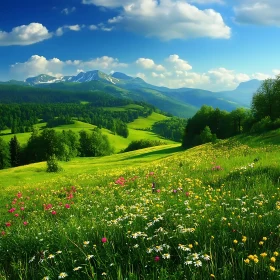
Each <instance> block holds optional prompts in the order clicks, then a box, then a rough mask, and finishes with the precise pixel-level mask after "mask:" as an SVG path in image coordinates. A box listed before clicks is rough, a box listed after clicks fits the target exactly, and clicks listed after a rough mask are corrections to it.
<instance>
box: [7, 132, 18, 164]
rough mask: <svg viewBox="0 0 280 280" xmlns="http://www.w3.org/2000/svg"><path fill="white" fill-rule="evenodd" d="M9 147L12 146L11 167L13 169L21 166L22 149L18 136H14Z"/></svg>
mask: <svg viewBox="0 0 280 280" xmlns="http://www.w3.org/2000/svg"><path fill="white" fill-rule="evenodd" d="M9 145H10V157H11V166H12V167H15V166H19V165H20V161H21V160H20V153H21V149H20V144H19V142H18V140H17V137H16V136H14V137H13V138H12V139H11V140H10V143H9Z"/></svg>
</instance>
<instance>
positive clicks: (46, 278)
mask: <svg viewBox="0 0 280 280" xmlns="http://www.w3.org/2000/svg"><path fill="white" fill-rule="evenodd" d="M42 280H50V277H49V276H45V277H43V279H42Z"/></svg>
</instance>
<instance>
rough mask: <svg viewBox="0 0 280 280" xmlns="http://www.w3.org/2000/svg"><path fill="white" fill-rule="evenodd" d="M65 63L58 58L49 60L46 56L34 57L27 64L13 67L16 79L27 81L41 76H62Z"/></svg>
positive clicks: (12, 70) (17, 64)
mask: <svg viewBox="0 0 280 280" xmlns="http://www.w3.org/2000/svg"><path fill="white" fill-rule="evenodd" d="M63 65H64V63H63V62H62V61H61V60H59V59H58V58H52V59H49V60H47V59H46V58H45V57H44V56H39V55H33V56H31V57H30V58H29V59H28V60H27V61H26V62H23V63H15V64H13V65H11V68H10V70H11V73H12V75H13V76H14V77H15V78H19V79H22V78H23V79H25V78H27V77H32V76H36V75H39V74H48V75H52V76H55V75H61V72H62V68H63Z"/></svg>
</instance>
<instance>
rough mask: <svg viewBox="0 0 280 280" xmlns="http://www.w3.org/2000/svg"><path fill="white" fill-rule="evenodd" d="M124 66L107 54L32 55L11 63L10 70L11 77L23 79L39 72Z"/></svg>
mask: <svg viewBox="0 0 280 280" xmlns="http://www.w3.org/2000/svg"><path fill="white" fill-rule="evenodd" d="M125 67H127V64H125V63H121V62H119V60H118V59H117V58H113V57H109V56H103V57H98V58H95V59H91V60H87V61H83V60H78V59H76V60H66V61H61V60H60V59H58V58H52V59H47V58H45V57H44V56H39V55H33V56H31V57H30V58H29V59H28V60H27V61H25V62H20V63H15V64H13V65H11V66H10V71H11V75H12V76H13V78H15V79H20V80H23V79H26V78H27V77H33V76H37V75H39V74H48V75H52V76H61V75H76V74H77V73H78V72H81V71H83V72H85V71H90V70H103V71H106V72H109V71H111V70H121V69H123V68H125Z"/></svg>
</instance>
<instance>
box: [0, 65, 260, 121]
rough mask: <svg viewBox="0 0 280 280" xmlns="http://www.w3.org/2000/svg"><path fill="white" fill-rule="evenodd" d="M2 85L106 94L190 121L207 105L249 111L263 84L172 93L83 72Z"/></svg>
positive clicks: (122, 76)
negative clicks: (220, 89)
mask: <svg viewBox="0 0 280 280" xmlns="http://www.w3.org/2000/svg"><path fill="white" fill-rule="evenodd" d="M1 83H2V84H16V85H25V86H32V87H43V88H51V89H60V90H68V91H88V92H94V91H104V92H106V93H109V94H111V95H113V96H115V97H121V98H129V99H132V100H136V101H144V102H147V103H150V104H152V105H154V106H155V107H158V108H159V109H161V110H162V111H165V112H168V113H171V114H173V115H175V116H179V117H190V116H192V115H194V114H195V112H196V111H197V110H198V109H199V108H200V107H201V106H202V105H204V104H206V105H209V106H212V107H215V108H216V107H218V108H220V109H222V110H227V111H232V110H234V109H236V108H237V107H249V106H250V103H251V100H252V96H253V94H254V93H255V92H256V91H257V89H258V88H259V86H260V85H261V83H262V81H259V80H251V81H248V82H244V83H241V84H240V85H239V86H238V87H237V88H236V89H235V90H232V91H224V92H212V91H207V90H202V89H194V88H179V89H170V88H167V87H158V86H154V85H151V84H149V83H146V82H145V81H144V80H143V79H141V78H139V77H136V78H134V77H131V76H128V75H126V74H124V73H120V72H115V73H113V74H111V75H107V74H105V73H103V72H101V71H98V70H94V71H89V72H80V73H79V74H78V75H76V76H63V77H59V78H57V77H53V76H50V75H45V74H41V75H39V76H36V77H31V78H28V79H26V80H25V81H15V80H11V81H8V82H1Z"/></svg>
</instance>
